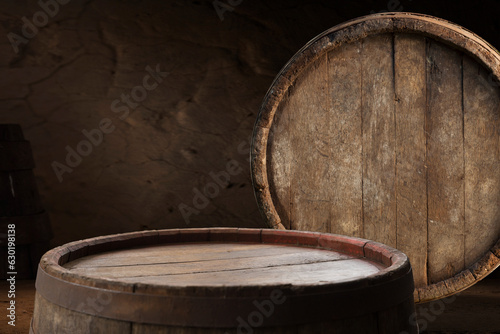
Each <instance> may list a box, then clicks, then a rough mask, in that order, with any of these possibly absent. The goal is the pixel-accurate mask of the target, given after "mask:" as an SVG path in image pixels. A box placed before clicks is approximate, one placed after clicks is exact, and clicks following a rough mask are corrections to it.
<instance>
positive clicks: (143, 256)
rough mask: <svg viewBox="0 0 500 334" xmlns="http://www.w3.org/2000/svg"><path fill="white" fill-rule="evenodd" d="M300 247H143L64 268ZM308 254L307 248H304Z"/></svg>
mask: <svg viewBox="0 0 500 334" xmlns="http://www.w3.org/2000/svg"><path fill="white" fill-rule="evenodd" d="M302 250H303V248H297V247H289V246H274V245H264V244H227V243H195V244H193V243H186V244H168V245H157V246H150V247H144V248H131V249H121V250H117V251H111V252H104V253H100V254H95V255H89V256H86V257H83V258H80V259H77V260H74V261H71V262H68V263H66V264H64V267H65V268H68V269H71V268H82V267H85V266H92V267H99V266H106V265H108V263H109V262H110V261H112V263H113V264H115V265H117V266H121V265H131V264H139V263H142V264H150V263H151V264H152V263H156V262H158V261H163V262H165V263H169V262H174V263H178V262H190V261H208V260H216V259H223V258H226V259H234V258H241V257H259V256H272V255H279V254H289V253H297V252H301V251H302ZM305 250H306V251H308V250H309V249H307V248H306V249H305Z"/></svg>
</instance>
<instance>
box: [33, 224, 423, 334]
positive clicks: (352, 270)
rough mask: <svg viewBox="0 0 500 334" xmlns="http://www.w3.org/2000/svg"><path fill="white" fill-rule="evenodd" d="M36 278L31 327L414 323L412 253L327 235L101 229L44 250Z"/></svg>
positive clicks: (178, 329)
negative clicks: (114, 231)
mask: <svg viewBox="0 0 500 334" xmlns="http://www.w3.org/2000/svg"><path fill="white" fill-rule="evenodd" d="M249 239H251V240H253V241H249ZM180 240H182V241H180ZM224 240H230V241H224ZM97 250H99V251H97ZM349 250H352V251H351V252H350V251H349ZM36 287H37V295H36V302H35V311H34V317H33V321H32V330H33V332H34V333H37V334H45V333H118V332H119V333H124V334H126V333H220V334H222V333H228V332H237V331H239V332H245V331H246V332H255V333H286V334H292V333H293V334H297V333H311V332H318V330H319V329H321V331H319V332H322V333H331V332H332V331H333V330H334V331H335V333H352V332H353V330H354V329H355V330H356V332H357V333H374V334H375V333H377V334H378V333H384V330H385V325H384V320H383V319H384V318H385V317H387V316H390V317H391V319H392V318H394V319H396V320H397V321H396V322H397V323H401V324H403V327H401V330H404V331H407V332H408V333H412V334H416V333H417V329H416V327H415V326H414V325H412V324H411V323H410V322H409V321H408V319H409V317H410V315H411V314H412V313H413V312H414V308H413V309H412V308H408V307H407V301H408V300H410V299H411V300H412V298H413V297H412V293H413V279H412V275H411V267H410V264H409V262H408V258H407V257H406V256H405V255H404V254H403V253H401V252H399V251H397V250H394V249H392V248H389V247H387V246H385V245H382V244H378V243H375V242H372V241H367V240H363V239H356V238H347V237H343V236H337V235H333V234H321V233H311V232H296V231H277V230H257V229H237V228H219V229H218V228H211V229H191V230H164V231H147V232H135V233H128V234H123V235H115V236H107V237H98V238H93V239H88V240H82V241H77V242H73V243H70V244H67V245H63V246H61V247H58V248H56V249H53V250H52V251H49V252H48V253H47V254H45V256H44V257H43V259H42V261H41V262H40V269H39V274H38V277H37V281H36ZM361 299H362V300H363V301H364V303H359V300H361ZM262 305H264V306H262ZM325 305H328V307H325ZM412 306H413V304H412ZM248 326H249V327H248ZM387 326H389V325H387ZM390 326H391V327H390V330H392V329H393V328H394V327H393V325H392V324H391V325H390ZM247 327H248V328H247ZM387 328H389V327H387ZM388 330H389V329H388ZM385 332H387V331H385Z"/></svg>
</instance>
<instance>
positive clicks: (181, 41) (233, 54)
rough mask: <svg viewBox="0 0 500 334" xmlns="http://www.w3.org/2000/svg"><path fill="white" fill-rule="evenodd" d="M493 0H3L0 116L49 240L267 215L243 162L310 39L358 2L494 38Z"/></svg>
mask: <svg viewBox="0 0 500 334" xmlns="http://www.w3.org/2000/svg"><path fill="white" fill-rule="evenodd" d="M499 9H500V4H499V3H498V2H495V1H491V0H490V1H474V2H473V1H471V2H469V3H458V2H456V1H439V2H438V1H418V0H401V1H397V0H390V1H284V0H279V1H264V0H216V1H203V0H199V1H181V0H173V1H154V0H144V1H132V0H130V1H118V0H109V1H108V0H106V1H81V0H58V1H56V0H42V1H40V2H37V1H15V0H2V2H1V4H0V36H2V37H1V38H0V123H18V124H21V126H22V127H23V129H24V133H25V137H26V138H27V139H28V140H30V141H31V144H32V147H33V153H34V157H35V161H36V164H37V167H36V169H35V174H36V177H37V181H38V185H39V191H40V194H41V196H42V200H43V203H44V206H45V208H46V209H47V211H48V212H49V213H50V217H51V221H52V226H53V229H54V234H55V237H54V239H53V240H52V244H53V245H54V246H55V245H60V244H62V243H64V242H68V241H72V240H78V239H82V238H86V237H91V236H97V235H104V234H110V233H119V232H126V231H135V230H142V229H159V228H174V227H199V226H240V227H263V226H265V225H264V223H263V220H262V218H261V216H260V213H259V212H258V209H257V205H256V203H255V199H254V196H253V191H252V187H251V184H250V183H251V181H250V172H249V165H248V148H249V137H250V135H251V132H252V127H253V124H254V121H255V119H256V117H257V113H258V110H259V106H260V103H261V101H262V99H263V97H264V95H265V93H266V91H267V89H268V88H269V86H270V85H271V83H272V80H273V78H274V76H275V75H276V74H277V73H278V71H279V70H280V69H281V67H282V66H283V65H284V64H285V63H286V61H287V60H288V59H289V58H290V57H291V56H292V55H293V54H294V53H295V52H296V51H298V50H299V49H300V48H301V47H302V46H303V45H304V44H305V43H306V42H307V41H308V40H309V39H311V38H313V37H314V36H316V35H317V34H319V33H321V32H322V31H324V30H326V29H328V28H330V27H332V26H334V25H336V24H338V23H341V22H343V21H346V20H349V19H352V18H355V17H357V16H361V15H366V14H370V13H373V12H379V11H387V10H392V11H412V12H421V13H426V14H431V15H435V16H439V17H442V18H445V19H448V20H451V21H454V22H456V23H458V24H461V25H463V26H465V27H466V28H468V29H470V30H472V31H474V32H475V33H477V34H478V35H480V36H482V37H483V38H485V39H486V40H487V41H489V42H490V43H492V44H493V45H494V46H496V47H497V48H498V47H500V37H498V32H499V31H500V21H498V19H497V17H496V16H497V13H498V12H499Z"/></svg>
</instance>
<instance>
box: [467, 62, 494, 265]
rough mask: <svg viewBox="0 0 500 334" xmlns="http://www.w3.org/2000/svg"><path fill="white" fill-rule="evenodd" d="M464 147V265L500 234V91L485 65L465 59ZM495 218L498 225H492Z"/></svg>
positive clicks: (491, 243) (490, 244) (480, 253)
mask: <svg viewBox="0 0 500 334" xmlns="http://www.w3.org/2000/svg"><path fill="white" fill-rule="evenodd" d="M463 72H464V74H463V77H464V79H463V88H464V147H465V157H464V158H465V231H464V233H465V249H464V252H465V254H464V256H465V265H466V266H467V267H468V266H470V265H472V264H474V263H475V262H476V261H478V260H479V259H480V258H481V256H483V255H484V252H483V251H482V248H480V247H477V242H478V240H481V242H482V243H484V245H485V246H486V247H488V248H491V247H492V246H493V245H494V244H495V243H496V242H497V240H498V239H499V238H500V205H499V203H500V178H499V177H498V174H499V171H500V92H499V89H498V84H495V83H494V82H493V81H492V80H491V76H490V75H489V73H488V72H487V71H485V69H484V68H482V67H481V66H479V64H478V63H477V62H476V61H474V60H473V59H471V58H470V57H464V61H463ZM491 222H496V223H497V224H496V225H493V226H492V225H491Z"/></svg>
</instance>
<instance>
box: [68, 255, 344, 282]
mask: <svg viewBox="0 0 500 334" xmlns="http://www.w3.org/2000/svg"><path fill="white" fill-rule="evenodd" d="M143 254H144V257H147V253H143ZM174 254H175V253H174ZM348 259H352V257H350V256H347V255H344V254H341V253H336V252H329V251H318V252H314V253H308V252H294V253H291V254H269V256H259V257H243V258H221V259H212V260H208V261H207V260H191V261H180V262H169V261H172V257H170V256H169V257H168V259H165V260H162V259H161V258H159V259H158V262H156V263H151V264H143V263H140V262H139V263H137V261H134V262H133V263H129V264H124V265H117V264H115V261H114V260H113V258H112V257H111V258H108V259H107V260H108V261H107V265H101V266H99V267H94V266H92V263H93V261H92V259H89V260H88V261H86V262H82V263H80V266H78V267H73V268H72V269H71V271H72V272H73V273H80V274H84V275H92V276H93V277H101V275H102V277H108V278H111V277H123V276H128V277H133V276H144V275H159V274H171V275H178V274H185V273H198V272H215V271H224V272H226V271H227V272H229V271H233V270H242V269H254V268H257V269H258V268H266V267H275V266H288V265H295V264H303V263H317V262H320V263H321V262H326V261H338V260H348ZM101 260H102V259H101Z"/></svg>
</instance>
